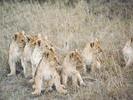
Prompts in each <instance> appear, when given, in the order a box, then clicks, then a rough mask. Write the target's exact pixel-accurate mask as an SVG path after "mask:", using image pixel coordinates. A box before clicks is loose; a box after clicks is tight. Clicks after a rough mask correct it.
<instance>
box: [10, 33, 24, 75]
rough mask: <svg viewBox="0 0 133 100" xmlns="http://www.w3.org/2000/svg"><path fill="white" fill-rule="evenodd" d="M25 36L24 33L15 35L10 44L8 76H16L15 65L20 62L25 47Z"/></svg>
mask: <svg viewBox="0 0 133 100" xmlns="http://www.w3.org/2000/svg"><path fill="white" fill-rule="evenodd" d="M25 39H26V37H25V34H24V32H18V33H15V34H14V36H13V39H12V42H11V44H10V48H9V66H10V74H8V76H11V75H16V63H17V62H18V61H21V57H22V54H23V50H24V46H25V43H26V42H25Z"/></svg>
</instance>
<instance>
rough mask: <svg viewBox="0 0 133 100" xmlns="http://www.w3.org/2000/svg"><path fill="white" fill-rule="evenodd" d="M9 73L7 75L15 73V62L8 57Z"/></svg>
mask: <svg viewBox="0 0 133 100" xmlns="http://www.w3.org/2000/svg"><path fill="white" fill-rule="evenodd" d="M9 66H10V73H9V74H8V76H11V75H16V62H15V61H13V60H12V59H10V58H9Z"/></svg>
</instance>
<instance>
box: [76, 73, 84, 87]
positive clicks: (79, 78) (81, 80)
mask: <svg viewBox="0 0 133 100" xmlns="http://www.w3.org/2000/svg"><path fill="white" fill-rule="evenodd" d="M77 77H78V81H79V84H80V85H82V86H85V83H84V81H83V79H82V77H81V75H80V73H79V72H78V73H77Z"/></svg>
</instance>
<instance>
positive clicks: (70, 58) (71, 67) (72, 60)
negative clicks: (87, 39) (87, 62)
mask: <svg viewBox="0 0 133 100" xmlns="http://www.w3.org/2000/svg"><path fill="white" fill-rule="evenodd" d="M83 70H84V64H83V61H82V58H81V55H80V53H79V52H78V51H77V50H74V51H72V52H70V53H69V54H68V55H66V57H65V58H64V61H63V65H62V72H61V76H62V83H63V85H65V86H66V85H67V81H68V77H71V78H72V84H73V85H74V86H76V87H79V85H85V83H84V82H83V79H82V77H81V75H80V72H82V71H83ZM78 83H79V84H78Z"/></svg>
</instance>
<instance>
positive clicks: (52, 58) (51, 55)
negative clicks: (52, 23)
mask: <svg viewBox="0 0 133 100" xmlns="http://www.w3.org/2000/svg"><path fill="white" fill-rule="evenodd" d="M44 54H45V57H46V58H47V59H48V61H49V62H50V64H51V65H55V66H56V65H59V60H58V57H57V54H56V51H55V49H54V48H53V47H50V48H47V51H45V53H44Z"/></svg>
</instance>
